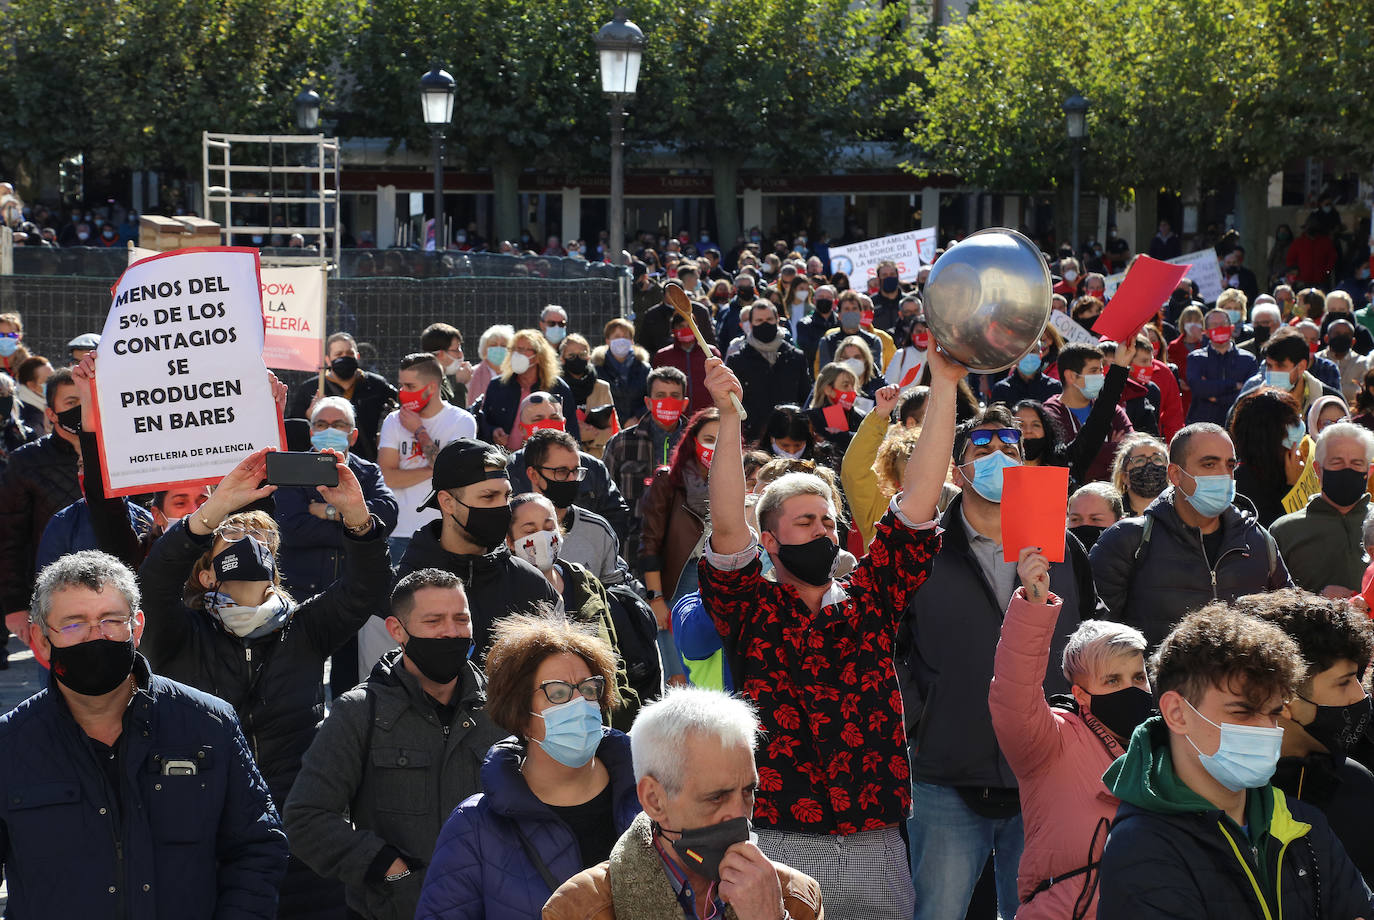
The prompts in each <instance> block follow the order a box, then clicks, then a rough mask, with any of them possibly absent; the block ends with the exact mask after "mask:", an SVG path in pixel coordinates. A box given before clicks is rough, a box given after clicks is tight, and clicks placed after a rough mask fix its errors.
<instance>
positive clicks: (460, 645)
mask: <svg viewBox="0 0 1374 920" xmlns="http://www.w3.org/2000/svg"><path fill="white" fill-rule="evenodd" d="M402 628H404V627H402ZM403 651H404V652H405V656H406V657H407V658H409V659H410V662H411V664H413V665H415V667H417V668H419V669H420V673H421V674H423V675H425V677H427V678H428V679H429V680H432V681H434V682H435V683H436V684H446V683H448V682H449V681H451V680H453V679H454V678H456V677H457V676H458V675H459V674H461V673H463V667H464V666H465V665H466V664H467V662H468V658H469V656H471V655H472V639H470V638H469V637H467V636H449V637H443V638H426V637H424V636H411V637H410V638H409V639H408V640H406V644H405V646H404V648H403Z"/></svg>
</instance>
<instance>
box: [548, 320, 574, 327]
mask: <svg viewBox="0 0 1374 920" xmlns="http://www.w3.org/2000/svg"><path fill="white" fill-rule="evenodd" d="M544 325H545V326H566V325H568V321H567V320H565V319H546V320H544Z"/></svg>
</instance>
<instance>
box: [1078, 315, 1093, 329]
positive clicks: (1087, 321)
mask: <svg viewBox="0 0 1374 920" xmlns="http://www.w3.org/2000/svg"><path fill="white" fill-rule="evenodd" d="M1074 322H1075V323H1077V324H1078V325H1080V326H1082V327H1083V328H1084V329H1086V330H1088V331H1089V332H1092V331H1093V324H1094V323H1096V322H1097V317H1096V316H1080V317H1079V318H1078V319H1076V320H1074Z"/></svg>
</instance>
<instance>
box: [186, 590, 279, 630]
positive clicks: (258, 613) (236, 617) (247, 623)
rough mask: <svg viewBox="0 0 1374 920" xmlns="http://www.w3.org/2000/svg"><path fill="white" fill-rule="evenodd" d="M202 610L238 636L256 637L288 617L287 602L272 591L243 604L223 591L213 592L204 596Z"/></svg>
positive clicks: (276, 626) (275, 626)
mask: <svg viewBox="0 0 1374 920" xmlns="http://www.w3.org/2000/svg"><path fill="white" fill-rule="evenodd" d="M205 609H206V610H207V611H209V612H210V614H211V615H212V616H214V617H215V619H217V620H219V622H220V625H221V626H223V627H224V628H225V629H227V630H229V632H231V633H233V634H234V635H236V636H238V637H239V638H240V639H256V638H258V637H259V636H265V635H267V634H268V633H271V632H275V631H277V630H278V629H281V628H282V627H283V626H285V625H286V621H287V620H289V619H290V618H291V607H290V605H288V604H287V603H286V601H285V600H283V599H282V598H280V597H278V596H277V595H275V594H273V595H272V596H271V597H269V598H268V599H267V600H266V601H265V602H264V603H261V604H257V605H255V606H245V605H243V604H236V603H234V599H233V598H232V597H230V596H229V595H227V594H220V593H219V592H218V591H214V592H211V593H210V594H208V595H206V597H205Z"/></svg>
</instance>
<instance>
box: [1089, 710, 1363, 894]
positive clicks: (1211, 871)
mask: <svg viewBox="0 0 1374 920" xmlns="http://www.w3.org/2000/svg"><path fill="white" fill-rule="evenodd" d="M1103 780H1104V781H1105V782H1106V784H1107V788H1108V789H1109V790H1110V791H1111V792H1112V793H1113V794H1114V795H1116V796H1117V797H1118V798H1119V799H1121V802H1122V805H1121V808H1120V810H1119V811H1118V812H1117V816H1116V823H1115V824H1114V825H1113V826H1112V831H1111V834H1110V836H1109V837H1108V838H1107V848H1106V851H1105V852H1104V853H1103V854H1102V868H1101V889H1102V892H1101V899H1100V901H1099V902H1098V908H1097V917H1098V920H1125V918H1129V920H1155V918H1159V920H1163V918H1170V920H1175V918H1180V917H1187V918H1189V920H1207V918H1216V920H1233V918H1237V917H1263V918H1264V920H1280V918H1282V920H1306V918H1313V920H1315V918H1318V917H1324V918H1336V917H1340V918H1354V917H1370V916H1374V895H1371V894H1370V891H1369V889H1368V888H1367V887H1366V886H1365V883H1364V880H1363V879H1362V878H1360V873H1359V870H1357V869H1356V868H1355V865H1354V863H1352V862H1351V861H1350V857H1348V856H1347V855H1346V854H1345V850H1344V849H1343V848H1342V847H1341V845H1340V842H1339V841H1338V840H1337V839H1336V836H1335V834H1333V833H1332V832H1331V828H1330V826H1329V825H1328V824H1327V823H1326V819H1325V818H1324V817H1322V814H1321V812H1320V811H1319V810H1317V809H1316V808H1313V807H1312V806H1311V805H1307V804H1305V803H1303V802H1296V801H1292V800H1290V799H1288V798H1287V797H1286V796H1285V795H1284V794H1283V792H1282V791H1280V790H1278V789H1275V788H1274V787H1273V786H1268V785H1265V786H1261V787H1260V788H1258V789H1251V790H1250V791H1249V793H1248V796H1247V801H1246V826H1245V828H1241V827H1240V826H1238V825H1237V824H1236V823H1235V822H1234V821H1232V820H1231V818H1230V817H1229V816H1228V815H1227V814H1226V813H1225V812H1223V811H1221V810H1220V809H1218V808H1216V807H1215V806H1214V805H1212V804H1211V803H1210V802H1208V801H1207V800H1206V799H1203V798H1202V797H1201V796H1199V795H1198V794H1197V793H1195V792H1193V791H1192V790H1191V789H1190V788H1188V787H1187V786H1186V785H1184V784H1183V782H1182V781H1181V780H1180V779H1179V778H1178V774H1177V773H1175V772H1174V765H1173V758H1172V756H1171V755H1170V752H1169V729H1168V728H1167V727H1166V726H1165V724H1164V721H1163V719H1161V718H1159V717H1155V718H1153V719H1150V720H1149V721H1147V722H1145V723H1144V724H1143V725H1141V726H1139V727H1138V728H1137V729H1136V730H1135V733H1134V734H1133V735H1132V736H1131V744H1130V747H1129V748H1128V749H1127V751H1126V754H1125V755H1124V756H1122V757H1121V758H1119V759H1118V760H1117V761H1116V762H1115V763H1114V764H1112V766H1111V767H1110V768H1109V769H1108V770H1107V773H1106V775H1105V776H1103Z"/></svg>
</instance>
